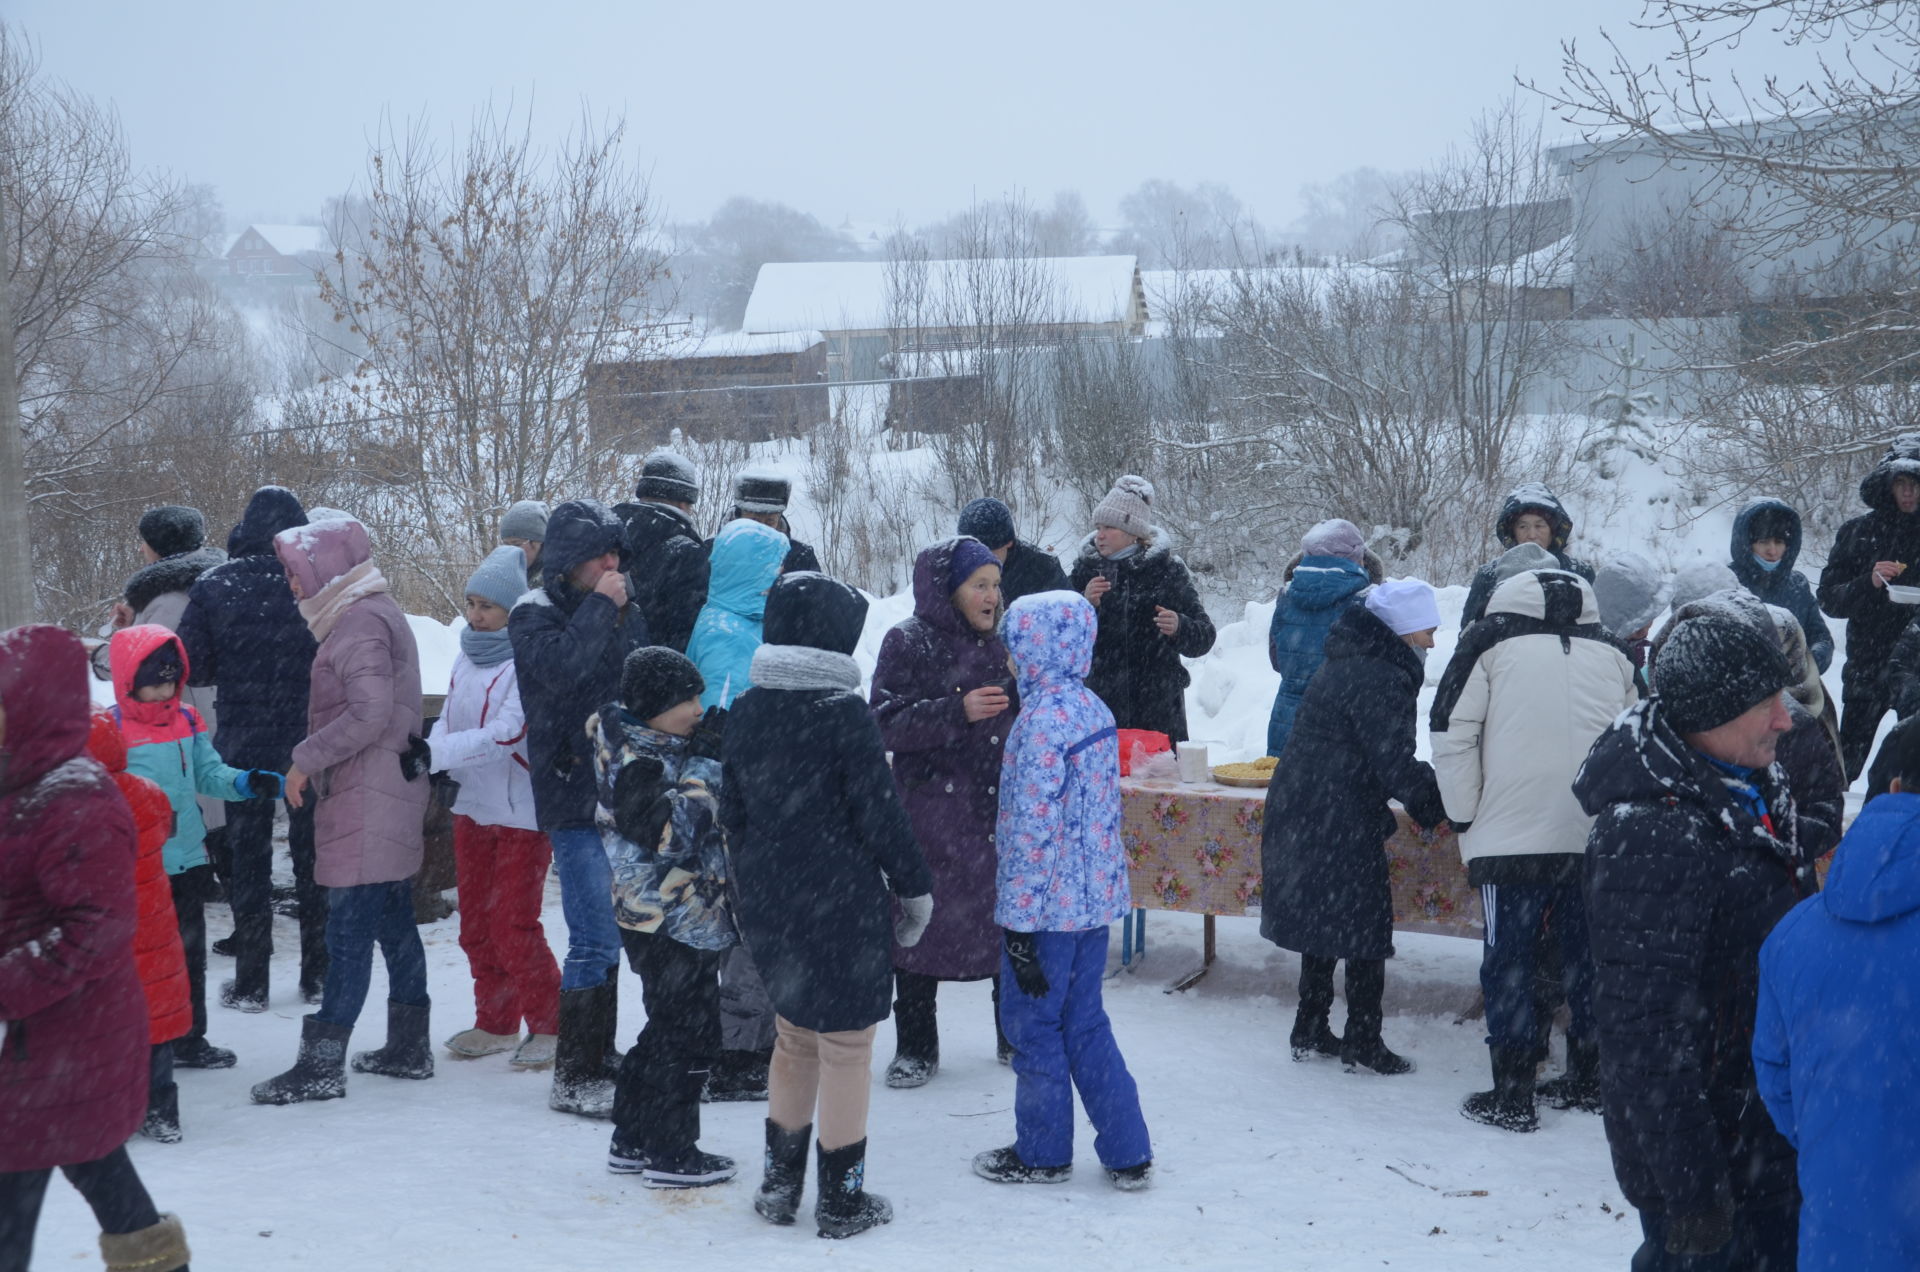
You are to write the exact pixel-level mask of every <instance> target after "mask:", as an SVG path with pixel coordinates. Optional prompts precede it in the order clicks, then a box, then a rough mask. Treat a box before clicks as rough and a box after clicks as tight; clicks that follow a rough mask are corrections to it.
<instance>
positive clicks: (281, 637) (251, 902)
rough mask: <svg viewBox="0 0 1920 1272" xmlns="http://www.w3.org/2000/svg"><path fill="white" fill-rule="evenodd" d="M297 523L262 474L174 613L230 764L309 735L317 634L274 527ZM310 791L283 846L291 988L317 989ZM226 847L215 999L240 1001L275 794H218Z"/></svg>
mask: <svg viewBox="0 0 1920 1272" xmlns="http://www.w3.org/2000/svg"><path fill="white" fill-rule="evenodd" d="M306 524H307V513H306V509H304V508H302V507H301V506H300V501H299V500H298V499H297V498H295V497H294V494H293V492H292V491H290V490H287V489H285V488H284V487H281V486H262V487H261V488H260V489H259V490H256V491H254V492H253V498H251V499H249V500H248V501H247V509H246V511H245V512H244V513H243V514H241V517H240V524H239V525H236V526H235V527H234V528H233V532H232V533H231V534H229V535H228V536H227V556H228V557H229V558H230V559H229V560H228V561H227V562H226V563H225V564H224V565H217V566H215V567H213V568H212V569H210V570H208V571H207V572H206V573H204V574H202V575H201V576H200V577H199V578H198V579H196V580H195V581H194V584H193V586H192V588H190V589H189V590H188V592H187V607H186V609H185V611H184V612H182V614H181V615H180V628H179V635H180V643H181V644H183V645H185V646H186V650H187V665H188V666H189V668H191V676H192V683H193V684H195V685H213V686H215V687H216V688H218V689H219V691H220V717H219V722H218V724H217V726H216V729H215V732H214V737H213V744H214V747H215V748H216V749H217V750H218V751H219V752H220V758H221V759H223V760H225V761H226V762H227V763H228V764H231V765H233V766H234V767H235V768H241V769H266V770H268V771H270V772H274V773H284V772H286V771H287V770H288V769H289V768H291V767H292V766H293V748H294V747H295V746H296V745H298V744H299V743H300V742H301V741H302V740H303V739H304V738H305V737H306V736H307V685H308V681H309V679H310V677H311V676H312V673H313V655H314V651H315V650H316V649H317V648H318V646H317V645H316V644H315V643H314V639H313V633H312V632H311V631H310V630H309V629H308V627H307V620H306V619H304V618H302V617H301V616H300V606H299V603H298V602H297V601H295V600H294V596H293V593H292V591H290V590H289V589H288V587H287V572H286V570H285V568H284V567H283V566H281V564H280V558H279V557H277V556H275V555H274V551H273V536H274V535H276V534H279V533H280V532H281V531H282V530H287V529H291V528H292V527H294V526H304V525H306ZM313 807H314V802H313V801H312V800H307V801H305V802H304V803H303V804H302V806H301V807H299V808H295V807H294V806H293V805H292V804H288V805H287V849H288V852H289V854H290V855H291V856H292V858H293V887H294V897H295V899H296V900H297V901H298V903H299V907H300V996H301V997H302V998H304V999H305V1000H306V1001H307V1002H309V1003H317V1002H319V1001H320V989H321V986H322V985H323V983H324V982H325V980H326V975H327V942H326V931H327V893H326V889H324V888H322V887H320V886H318V885H317V884H315V883H314V881H313ZM227 853H228V855H229V857H230V859H231V863H232V864H231V866H230V870H231V875H230V878H229V884H228V896H227V899H228V901H229V902H231V903H232V906H233V957H234V977H233V979H232V980H231V981H229V982H227V984H226V985H225V986H223V987H222V988H221V990H220V1001H221V1002H223V1003H225V1004H226V1005H227V1006H229V1007H232V1008H235V1009H236V1010H239V1011H247V1012H258V1011H265V1010H266V1009H267V979H268V976H267V968H268V964H269V961H270V960H271V959H272V957H273V803H272V801H271V800H264V799H256V800H248V801H245V802H238V803H236V802H229V803H228V804H227Z"/></svg>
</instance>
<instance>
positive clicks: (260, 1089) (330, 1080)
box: [253, 1016, 353, 1104]
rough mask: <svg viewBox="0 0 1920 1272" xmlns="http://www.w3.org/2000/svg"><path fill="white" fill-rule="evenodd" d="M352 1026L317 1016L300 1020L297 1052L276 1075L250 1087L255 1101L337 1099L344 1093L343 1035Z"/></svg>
mask: <svg viewBox="0 0 1920 1272" xmlns="http://www.w3.org/2000/svg"><path fill="white" fill-rule="evenodd" d="M352 1035H353V1030H352V1029H350V1028H347V1027H346V1026H344V1025H330V1024H328V1023H327V1022H326V1021H324V1020H322V1019H320V1017H319V1016H307V1017H304V1018H302V1020H301V1021H300V1054H299V1056H298V1057H297V1058H296V1059H295V1060H294V1062H293V1068H291V1069H288V1070H287V1071H286V1072H285V1073H282V1074H280V1075H279V1076H278V1077H273V1078H268V1079H267V1080H266V1081H265V1082H261V1083H257V1084H256V1085H255V1086H254V1088H253V1102H254V1103H255V1104H300V1103H303V1102H305V1101H307V1100H337V1099H339V1098H340V1097H341V1096H343V1095H345V1094H346V1093H347V1039H348V1038H349V1037H351V1036H352Z"/></svg>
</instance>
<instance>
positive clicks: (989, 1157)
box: [973, 1144, 1073, 1184]
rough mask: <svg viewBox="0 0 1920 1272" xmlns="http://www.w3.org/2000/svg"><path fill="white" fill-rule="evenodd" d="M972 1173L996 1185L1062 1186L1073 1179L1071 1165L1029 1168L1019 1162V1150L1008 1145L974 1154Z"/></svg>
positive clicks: (1069, 1163)
mask: <svg viewBox="0 0 1920 1272" xmlns="http://www.w3.org/2000/svg"><path fill="white" fill-rule="evenodd" d="M973 1173H974V1174H976V1175H978V1176H980V1178H982V1179H991V1180H992V1181H993V1182H994V1183H996V1184H1064V1183H1066V1182H1067V1181H1068V1180H1069V1179H1072V1178H1073V1163H1072V1162H1068V1163H1067V1164H1066V1165H1064V1166H1029V1165H1027V1164H1026V1163H1025V1162H1023V1161H1021V1160H1020V1150H1019V1149H1017V1148H1015V1147H1014V1146H1013V1145H1011V1144H1009V1145H1008V1146H1007V1147H1005V1148H990V1149H988V1150H987V1151H986V1152H984V1153H976V1154H975V1155H974V1158H973Z"/></svg>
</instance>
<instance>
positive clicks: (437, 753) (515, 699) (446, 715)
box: [427, 653, 540, 830]
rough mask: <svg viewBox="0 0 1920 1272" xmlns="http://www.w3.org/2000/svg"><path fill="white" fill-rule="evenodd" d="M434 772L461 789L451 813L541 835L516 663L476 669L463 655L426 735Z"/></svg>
mask: <svg viewBox="0 0 1920 1272" xmlns="http://www.w3.org/2000/svg"><path fill="white" fill-rule="evenodd" d="M427 745H428V746H430V747H431V748H432V749H433V771H434V772H436V773H439V772H442V771H444V772H446V773H447V774H448V775H449V776H451V777H452V778H453V780H454V781H456V782H458V783H460V793H459V794H458V795H456V796H455V797H454V800H453V811H454V812H456V813H458V814H460V815H461V816H462V817H470V818H472V819H473V820H474V821H476V822H479V823H480V824H481V825H483V826H511V827H514V828H515V829H517V830H538V829H539V825H540V824H539V822H537V821H535V820H534V815H533V778H532V775H531V773H530V771H529V769H528V768H527V715H526V712H525V710H523V709H522V707H521V706H520V680H519V677H518V676H517V675H515V673H514V664H513V659H511V658H509V659H507V660H506V661H505V662H502V663H499V664H497V665H495V666H492V667H478V666H475V665H474V663H473V660H472V659H470V658H468V657H467V656H466V655H465V654H464V653H463V654H460V655H458V656H457V657H456V658H455V659H454V660H453V677H452V681H451V683H450V684H448V686H447V702H446V706H444V707H442V708H441V710H440V718H439V719H438V720H435V721H434V722H433V728H432V730H431V731H430V732H429V733H428V734H427Z"/></svg>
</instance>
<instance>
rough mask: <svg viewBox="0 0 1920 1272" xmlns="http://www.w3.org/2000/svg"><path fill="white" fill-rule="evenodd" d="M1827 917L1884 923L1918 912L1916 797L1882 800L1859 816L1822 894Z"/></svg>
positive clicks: (1919, 820) (1919, 805) (1919, 818)
mask: <svg viewBox="0 0 1920 1272" xmlns="http://www.w3.org/2000/svg"><path fill="white" fill-rule="evenodd" d="M1820 900H1821V902H1822V904H1824V905H1825V906H1826V909H1827V913H1829V914H1831V915H1832V916H1833V917H1834V918H1836V919H1845V920H1847V921H1848V922H1850V923H1882V922H1885V921H1886V920H1888V919H1897V918H1899V917H1901V916H1902V915H1906V914H1911V913H1913V912H1914V911H1915V910H1920V795H1916V794H1907V793H1901V794H1897V795H1882V796H1880V797H1879V798H1877V799H1875V800H1873V801H1872V802H1871V803H1869V804H1868V805H1867V806H1866V807H1865V808H1863V809H1862V810H1861V811H1860V816H1859V817H1857V818H1856V819H1854V823H1853V826H1852V828H1851V829H1849V830H1848V832H1847V837H1846V840H1845V842H1844V843H1843V844H1842V846H1841V848H1840V850H1839V851H1838V852H1836V853H1835V854H1834V858H1833V869H1832V870H1831V871H1830V872H1829V873H1828V875H1827V885H1826V888H1825V890H1824V891H1822V892H1821V893H1820Z"/></svg>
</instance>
